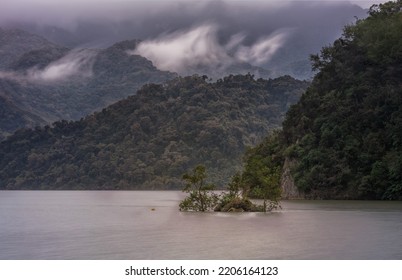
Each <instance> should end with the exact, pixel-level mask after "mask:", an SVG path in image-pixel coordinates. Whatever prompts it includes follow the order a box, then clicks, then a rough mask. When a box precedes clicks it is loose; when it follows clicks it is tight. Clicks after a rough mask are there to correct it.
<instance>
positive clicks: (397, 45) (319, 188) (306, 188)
mask: <svg viewBox="0 0 402 280" xmlns="http://www.w3.org/2000/svg"><path fill="white" fill-rule="evenodd" d="M401 9H402V1H400V0H398V1H396V2H388V3H385V4H382V5H379V6H377V5H375V6H373V7H372V8H371V9H370V11H369V17H368V18H367V19H364V20H358V21H357V22H356V24H354V25H351V26H346V27H345V29H344V34H343V36H342V37H341V38H339V39H338V40H336V41H335V42H334V43H333V45H332V46H329V47H325V48H323V49H322V51H321V53H320V54H319V55H313V56H312V62H313V67H314V68H315V69H316V70H318V71H319V72H318V74H317V75H316V76H315V78H314V80H313V82H312V85H311V86H310V87H309V88H308V89H307V91H306V93H305V94H303V96H302V97H301V99H300V101H299V102H298V103H297V104H296V105H294V106H292V107H291V108H290V110H289V111H288V113H287V115H286V119H285V121H284V124H283V130H282V131H281V132H279V133H277V134H275V135H271V136H270V137H268V138H267V139H266V140H265V141H264V142H263V143H262V144H260V145H259V146H258V147H256V148H254V150H253V151H252V152H251V153H250V154H249V155H248V160H247V161H246V163H247V164H246V165H247V166H246V170H245V171H247V170H248V169H250V168H251V169H252V167H253V166H254V167H255V163H256V162H265V163H267V164H269V165H270V166H271V167H273V168H276V167H279V168H282V166H283V164H284V162H285V159H286V165H285V167H286V168H285V169H286V170H282V172H285V171H286V172H287V171H289V169H290V171H291V174H292V175H293V178H294V183H295V185H296V187H297V188H298V190H299V191H300V192H301V193H302V194H303V195H304V196H305V197H307V198H315V199H402V80H401V77H402V36H401V34H402V12H401ZM267 164H265V166H267Z"/></svg>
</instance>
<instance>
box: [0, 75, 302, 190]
mask: <svg viewBox="0 0 402 280" xmlns="http://www.w3.org/2000/svg"><path fill="white" fill-rule="evenodd" d="M307 86H308V83H306V82H301V81H297V80H295V79H292V78H290V77H280V78H277V79H272V80H263V79H258V80H255V79H254V78H253V77H252V76H251V75H245V76H229V77H226V78H224V79H222V80H221V81H218V82H216V83H212V82H211V83H208V82H207V81H206V79H205V78H202V77H198V76H193V77H185V78H176V79H174V80H172V81H170V82H167V83H165V84H162V85H160V84H147V85H145V86H144V87H142V89H140V90H139V91H138V92H137V94H136V95H134V96H131V97H128V98H126V99H124V100H122V101H119V102H117V103H115V104H113V105H111V106H109V107H107V108H105V109H103V110H102V111H100V112H97V113H94V114H92V115H89V116H87V117H86V118H83V119H81V120H79V121H58V122H55V123H53V125H52V126H46V127H38V128H37V129H25V130H20V131H18V132H16V133H15V134H14V135H12V136H10V137H9V138H8V139H7V140H6V141H4V142H2V143H1V144H0V178H1V180H0V189H112V190H113V189H181V188H182V181H181V180H179V179H178V178H180V176H181V174H183V173H184V172H186V170H188V169H189V168H190V167H191V166H197V165H199V164H202V165H204V166H206V168H208V170H209V177H210V182H211V183H214V184H216V185H221V186H223V185H225V184H226V183H227V182H228V181H229V178H230V176H231V174H234V173H235V171H236V170H238V169H240V166H241V157H242V155H243V153H244V151H245V147H246V146H250V145H255V144H256V143H258V141H260V140H261V139H262V138H263V136H264V135H265V134H266V133H268V132H269V131H271V130H272V129H274V128H277V127H278V126H279V125H280V123H281V122H282V120H283V115H284V112H285V111H286V110H287V109H288V107H289V106H290V104H294V103H295V102H296V101H297V100H298V98H299V96H300V95H301V94H302V92H303V91H304V90H305V88H306V87H307Z"/></svg>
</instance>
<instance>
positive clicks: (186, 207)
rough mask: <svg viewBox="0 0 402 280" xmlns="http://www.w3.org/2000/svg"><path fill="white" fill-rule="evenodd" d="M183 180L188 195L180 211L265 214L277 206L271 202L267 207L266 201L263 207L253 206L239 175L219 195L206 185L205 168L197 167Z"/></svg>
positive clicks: (211, 186) (213, 188)
mask: <svg viewBox="0 0 402 280" xmlns="http://www.w3.org/2000/svg"><path fill="white" fill-rule="evenodd" d="M183 180H184V181H185V182H186V184H185V186H184V189H183V191H184V192H186V193H188V194H189V195H188V196H187V197H186V198H185V199H184V200H182V201H181V202H180V204H179V209H180V211H196V212H198V211H199V212H205V211H211V210H213V211H217V212H267V210H268V211H271V210H272V209H274V208H277V207H272V206H273V205H275V206H278V205H279V204H278V201H275V202H271V204H270V207H269V208H268V207H267V200H266V199H264V205H255V204H254V203H252V202H251V201H250V199H249V198H248V196H247V195H248V192H247V191H246V190H245V189H244V186H245V185H244V184H242V182H241V180H242V178H241V177H240V175H239V173H237V174H236V175H235V176H234V177H233V178H232V182H231V183H229V185H228V191H227V192H222V193H220V194H218V193H216V192H214V190H215V189H216V186H215V185H213V184H210V183H206V180H207V173H206V169H205V166H203V165H198V166H196V167H195V168H194V169H193V171H192V172H190V173H185V174H184V175H183Z"/></svg>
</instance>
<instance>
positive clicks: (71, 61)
mask: <svg viewBox="0 0 402 280" xmlns="http://www.w3.org/2000/svg"><path fill="white" fill-rule="evenodd" d="M95 55H96V52H94V51H92V50H73V51H71V52H69V53H68V54H67V55H65V56H64V57H62V58H61V59H59V60H56V61H54V62H52V63H50V64H49V65H47V66H46V67H45V68H44V69H38V68H36V67H33V68H31V69H29V70H28V71H27V73H26V78H27V79H28V80H30V81H34V82H59V81H63V80H66V79H68V78H71V77H72V76H77V75H79V76H80V77H91V76H92V66H93V62H94V57H95Z"/></svg>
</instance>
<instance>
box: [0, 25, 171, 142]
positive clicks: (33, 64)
mask: <svg viewBox="0 0 402 280" xmlns="http://www.w3.org/2000/svg"><path fill="white" fill-rule="evenodd" d="M137 43H138V41H136V40H132V41H123V42H120V43H116V44H115V45H113V46H111V47H109V48H107V49H104V50H81V51H77V50H70V49H67V48H64V47H60V46H57V45H54V44H52V43H50V42H48V41H46V40H45V39H43V38H40V37H38V36H34V35H31V34H29V33H26V32H23V31H19V30H11V31H10V30H9V31H6V30H0V60H1V61H2V64H1V65H0V67H1V68H0V95H1V96H3V97H4V98H5V99H7V101H8V103H9V104H12V106H13V107H15V108H17V109H18V110H17V111H19V112H29V114H30V115H32V116H34V117H35V118H36V119H38V120H41V122H40V123H39V124H41V125H44V124H49V123H52V122H54V121H57V120H60V119H66V120H78V119H80V118H81V117H84V116H86V115H88V114H90V113H93V112H94V111H96V110H101V109H102V108H104V107H106V106H107V105H110V104H112V103H113V102H116V101H118V100H121V99H123V98H126V97H127V96H130V95H133V94H135V92H136V91H137V90H138V89H139V88H140V87H141V86H143V85H144V84H147V83H161V82H165V81H167V80H170V79H173V78H175V77H176V74H174V73H170V72H166V71H160V70H158V69H157V68H155V67H154V66H153V64H152V63H151V62H150V61H149V60H147V59H145V58H143V57H141V56H138V55H129V54H127V51H128V50H132V49H134V48H135V47H136V45H137ZM24 46H25V47H24ZM13 47H14V48H13ZM3 54H4V55H3ZM3 56H4V57H3ZM20 118H26V116H25V115H18V116H17V118H15V119H9V123H8V125H7V126H3V123H2V124H1V126H0V140H2V139H4V138H5V136H7V135H8V134H9V133H12V132H14V131H15V130H10V129H9V128H10V127H12V128H23V127H33V126H32V124H34V122H21V121H19V120H18V119H20ZM35 124H37V123H36V122H35Z"/></svg>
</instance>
